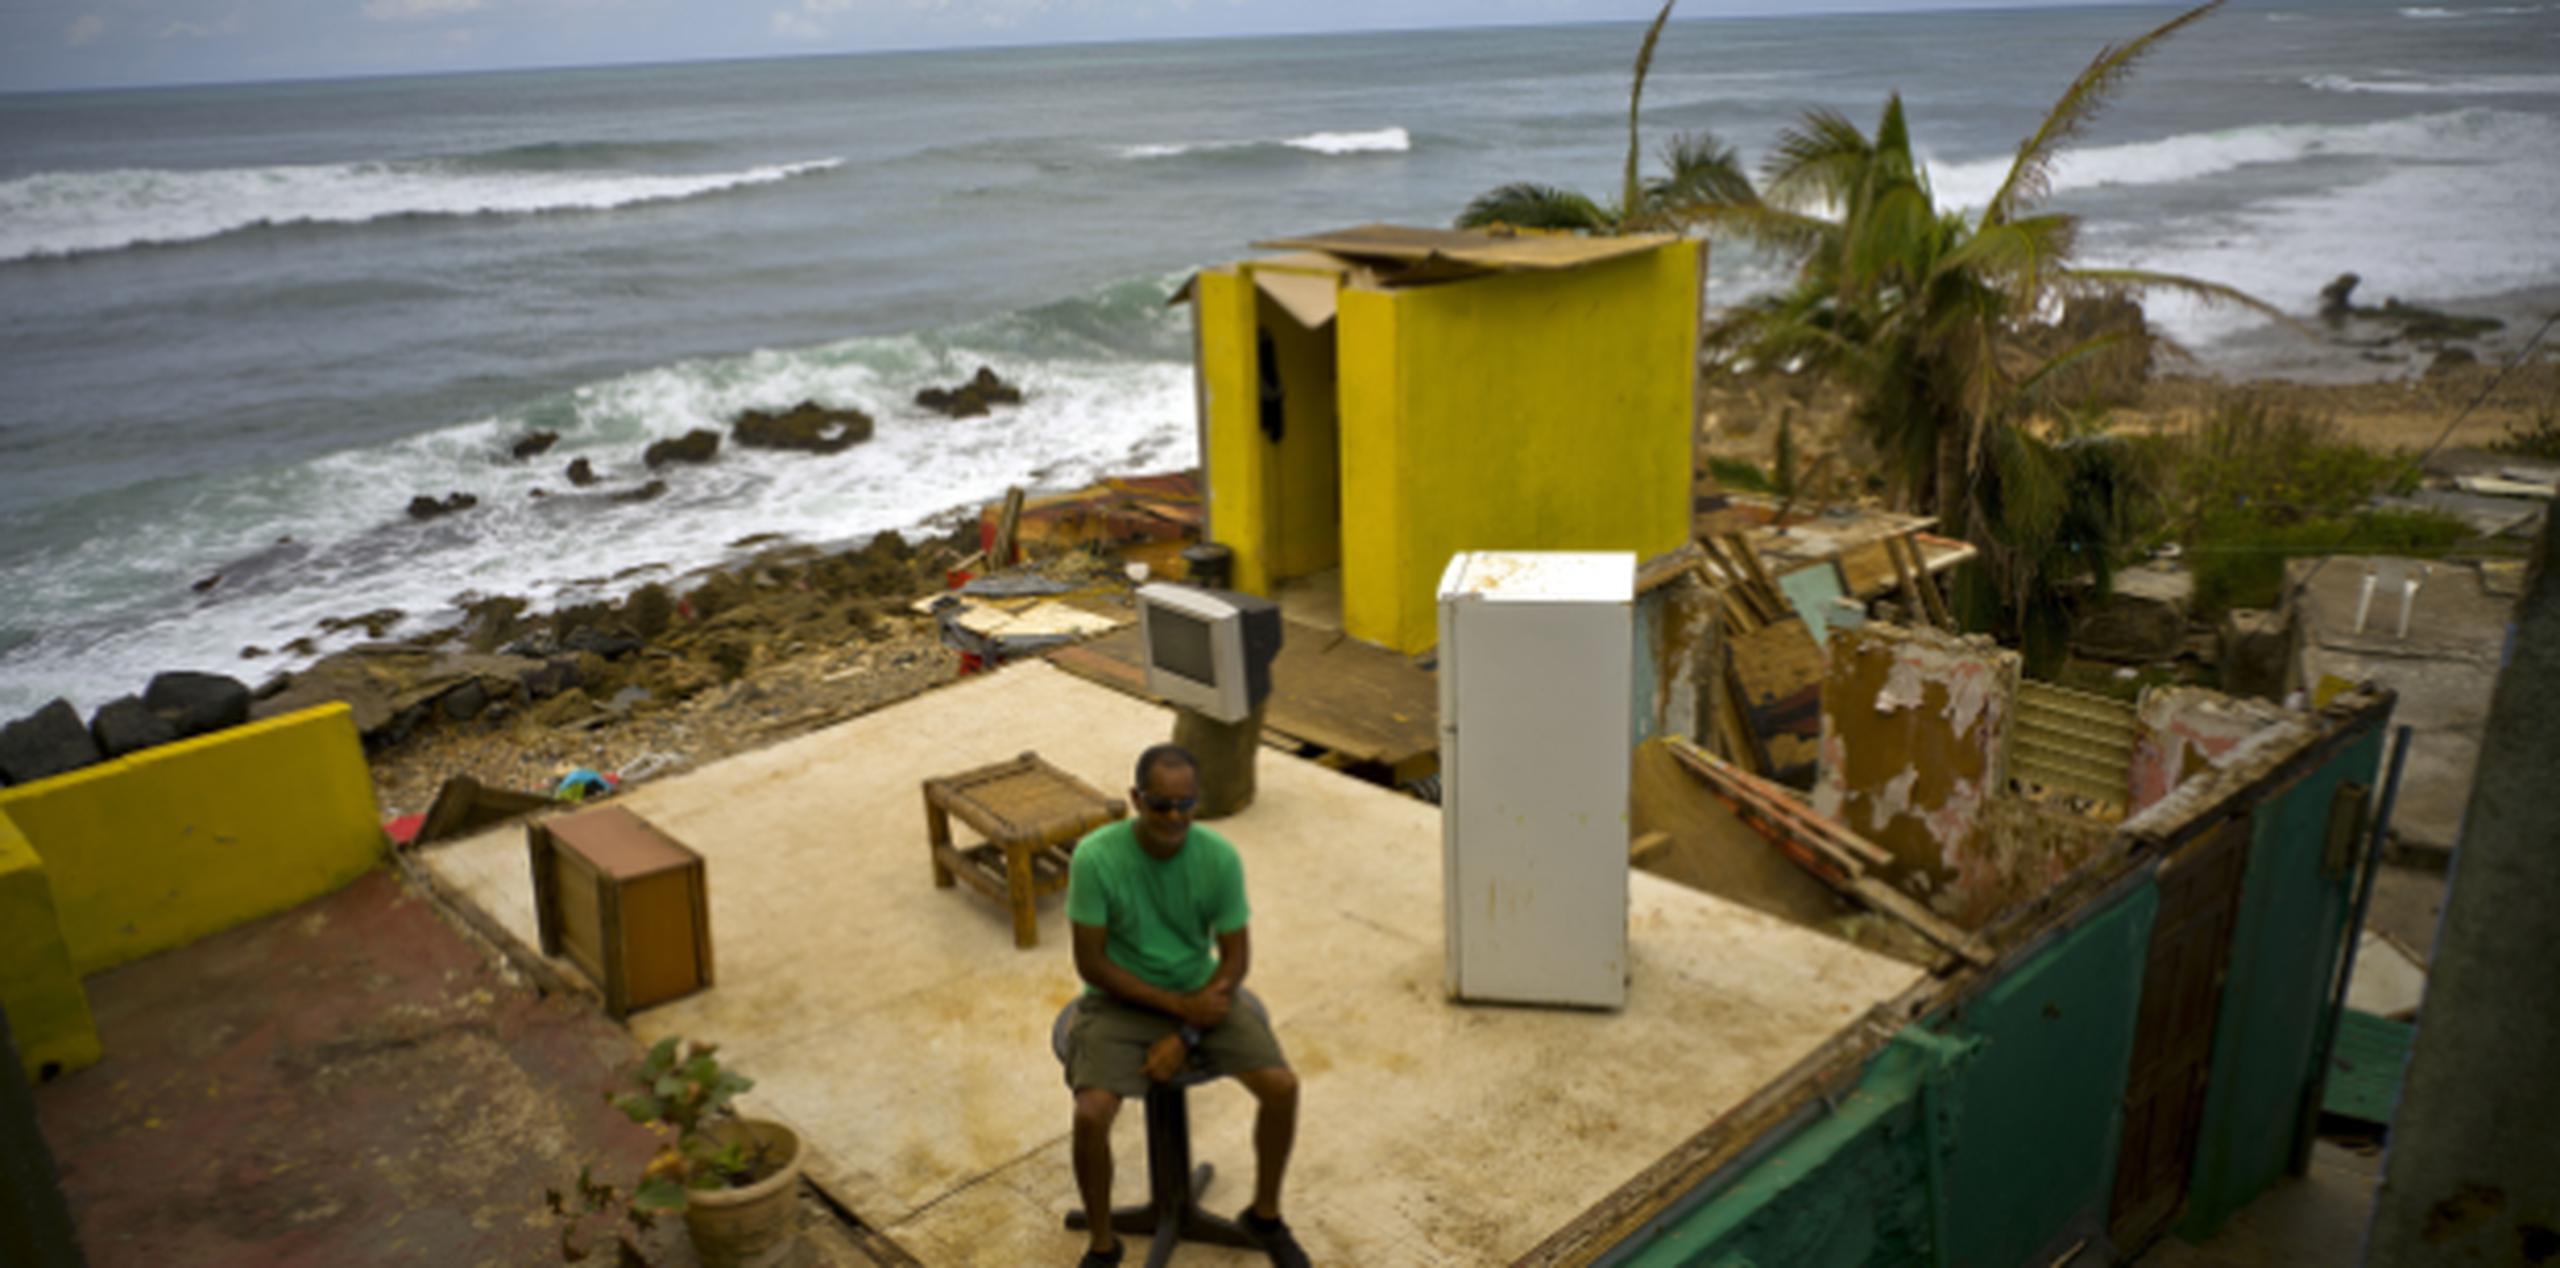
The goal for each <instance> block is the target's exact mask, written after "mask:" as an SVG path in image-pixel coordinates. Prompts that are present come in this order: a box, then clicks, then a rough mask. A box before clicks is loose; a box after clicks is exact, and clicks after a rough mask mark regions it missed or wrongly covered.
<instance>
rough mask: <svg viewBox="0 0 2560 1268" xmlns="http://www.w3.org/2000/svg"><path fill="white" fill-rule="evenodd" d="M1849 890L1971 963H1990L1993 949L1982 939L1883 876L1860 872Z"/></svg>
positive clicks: (1869, 904)
mask: <svg viewBox="0 0 2560 1268" xmlns="http://www.w3.org/2000/svg"><path fill="white" fill-rule="evenodd" d="M1849 892H1850V893H1852V894H1854V895H1856V896H1857V898H1858V900H1859V901H1861V902H1864V903H1865V904H1866V905H1868V906H1869V907H1873V908H1875V909H1876V910H1877V911H1880V912H1883V913H1884V914H1886V915H1888V916H1891V917H1893V918H1894V919H1896V920H1899V921H1901V922H1902V923H1904V924H1906V925H1909V926H1910V927H1911V931H1912V932H1913V933H1916V934H1919V935H1920V936H1921V937H1923V938H1927V939H1928V940H1929V941H1930V943H1931V944H1933V945H1935V946H1936V947H1938V948H1939V949H1940V950H1944V951H1952V952H1954V953H1956V954H1957V955H1960V956H1962V957H1964V959H1965V961H1966V962H1967V963H1969V964H1975V965H1984V964H1989V963H1991V949H1990V948H1989V947H1986V946H1984V945H1982V940H1981V939H1979V938H1976V937H1974V936H1973V935H1972V934H1969V933H1966V932H1965V931H1964V930H1962V929H1959V928H1957V927H1956V926H1955V925H1953V924H1951V923H1949V922H1948V921H1947V920H1946V919H1945V918H1943V917H1941V916H1939V915H1938V914H1937V913H1936V912H1933V911H1931V910H1929V909H1928V908H1926V907H1923V906H1921V905H1920V903H1919V902H1918V900H1916V899H1914V898H1912V897H1911V896H1910V895H1908V894H1905V893H1903V892H1902V891H1901V890H1898V889H1895V888H1894V887H1893V886H1891V885H1889V884H1887V883H1885V881H1884V879H1883V878H1882V877H1876V876H1861V877H1859V878H1858V879H1856V880H1855V881H1852V882H1850V884H1849Z"/></svg>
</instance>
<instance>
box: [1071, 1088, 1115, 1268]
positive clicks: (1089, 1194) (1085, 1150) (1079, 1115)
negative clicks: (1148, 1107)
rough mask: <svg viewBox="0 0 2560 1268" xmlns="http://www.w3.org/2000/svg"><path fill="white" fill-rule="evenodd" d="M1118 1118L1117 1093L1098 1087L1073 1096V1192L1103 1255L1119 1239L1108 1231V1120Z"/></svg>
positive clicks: (1109, 1129) (1109, 1128)
mask: <svg viewBox="0 0 2560 1268" xmlns="http://www.w3.org/2000/svg"><path fill="white" fill-rule="evenodd" d="M1119 1115H1120V1096H1119V1094H1118V1093H1116V1092H1112V1091H1109V1090H1107V1089H1104V1088H1098V1087H1089V1088H1085V1089H1083V1090H1082V1091H1079V1092H1077V1093H1076V1133H1075V1159H1076V1192H1077V1193H1078V1194H1079V1195H1081V1196H1082V1197H1083V1198H1084V1218H1085V1229H1086V1233H1087V1235H1088V1236H1089V1237H1091V1238H1092V1243H1091V1244H1092V1246H1093V1249H1094V1250H1096V1251H1099V1252H1101V1253H1103V1254H1106V1255H1107V1254H1110V1253H1111V1248H1112V1247H1113V1246H1115V1245H1117V1244H1119V1240H1120V1237H1119V1234H1117V1233H1114V1232H1112V1231H1111V1120H1113V1119H1114V1118H1117V1117H1119Z"/></svg>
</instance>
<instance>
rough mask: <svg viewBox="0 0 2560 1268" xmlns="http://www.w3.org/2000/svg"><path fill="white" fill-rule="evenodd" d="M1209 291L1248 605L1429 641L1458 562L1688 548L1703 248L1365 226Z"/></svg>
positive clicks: (1208, 341)
mask: <svg viewBox="0 0 2560 1268" xmlns="http://www.w3.org/2000/svg"><path fill="white" fill-rule="evenodd" d="M1257 245H1258V246H1261V247H1264V248H1268V249H1274V250H1282V251H1286V252H1288V253H1287V254H1283V255H1278V256H1272V257H1266V258H1261V259H1253V260H1244V261H1239V262H1237V263H1234V264H1230V265H1226V266H1223V267H1219V268H1213V269H1208V270H1205V271H1203V272H1202V273H1201V274H1200V276H1199V277H1197V278H1195V279H1194V280H1193V284H1192V286H1191V287H1190V288H1189V291H1188V293H1189V295H1190V298H1191V301H1192V303H1193V305H1194V317H1195V319H1196V321H1197V329H1198V334H1199V350H1198V358H1199V363H1198V364H1199V380H1200V420H1201V438H1200V439H1201V445H1200V449H1201V457H1202V466H1203V467H1204V476H1205V480H1204V482H1205V483H1206V485H1207V488H1208V499H1209V505H1208V522H1209V527H1208V534H1209V537H1210V538H1211V539H1212V540H1214V541H1217V542H1219V543H1221V544H1223V545H1225V546H1227V547H1228V548H1229V549H1230V550H1232V551H1233V552H1234V555H1235V585H1236V587H1237V588H1238V589H1241V590H1247V591H1251V592H1253V593H1256V594H1264V595H1279V596H1281V597H1283V598H1286V599H1296V600H1302V601H1303V602H1305V603H1306V604H1308V605H1309V606H1312V607H1314V608H1316V609H1318V610H1331V609H1332V607H1333V605H1335V604H1337V603H1338V605H1339V609H1338V610H1339V612H1340V618H1341V624H1342V628H1343V630H1344V631H1345V632H1347V633H1349V634H1350V635H1352V636H1353V637H1355V638H1360V639H1365V640H1367V641H1369V642H1372V643H1377V644H1380V645H1382V646H1385V647H1388V648H1392V649H1394V650H1396V651H1399V652H1415V651H1420V650H1422V649H1423V648H1426V647H1429V646H1430V645H1431V644H1432V643H1433V641H1434V640H1435V638H1436V637H1437V634H1436V623H1437V615H1436V612H1435V609H1434V604H1435V602H1436V589H1437V587H1438V584H1439V580H1440V574H1441V571H1442V570H1443V569H1444V568H1445V567H1446V566H1447V565H1448V562H1449V557H1450V556H1451V555H1453V554H1455V553H1457V552H1459V551H1464V550H1631V551H1634V552H1636V554H1637V555H1638V556H1639V557H1650V556H1653V555H1656V554H1659V553H1661V552H1663V551H1666V550H1671V549H1673V548H1675V547H1677V546H1679V545H1680V544H1681V543H1682V542H1683V541H1685V540H1687V538H1688V530H1689V496H1690V493H1689V478H1690V423H1691V419H1692V417H1693V416H1694V411H1695V406H1694V395H1693V392H1694V386H1695V373H1696V356H1697V346H1698V301H1699V297H1700V290H1699V268H1700V265H1701V257H1700V252H1699V248H1698V245H1697V244H1696V243H1694V242H1690V241H1687V240H1684V239H1680V238H1675V237H1669V236H1664V235H1636V236H1629V237H1622V238H1579V237H1568V236H1561V235H1545V234H1536V235H1532V234H1520V235H1517V236H1502V235H1496V234H1492V233H1484V232H1466V231H1455V230H1436V229H1408V228H1398V227H1394V226H1387V225H1370V226H1364V227H1361V228H1355V229H1346V230H1341V231H1338V232H1333V233H1325V234H1318V235H1314V236H1311V237H1305V238H1291V239H1284V240H1280V241H1275V242H1265V243H1259V244H1257Z"/></svg>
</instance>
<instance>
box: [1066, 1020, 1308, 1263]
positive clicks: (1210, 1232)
mask: <svg viewBox="0 0 2560 1268" xmlns="http://www.w3.org/2000/svg"><path fill="white" fill-rule="evenodd" d="M1083 1006H1084V999H1083V997H1081V996H1079V997H1077V998H1076V999H1073V1000H1070V1001H1068V1003H1067V1006H1066V1007H1065V1008H1062V1009H1059V1010H1058V1020H1056V1021H1055V1022H1052V1023H1050V1026H1049V1050H1050V1051H1052V1052H1055V1053H1056V1054H1058V1065H1059V1066H1060V1068H1064V1067H1065V1066H1066V1064H1067V1028H1068V1027H1069V1026H1072V1025H1073V1024H1075V1019H1076V1010H1077V1009H1079V1008H1082V1007H1083ZM1235 1006H1236V1007H1238V1008H1250V1009H1252V1010H1253V1011H1254V1014H1255V1015H1256V1016H1259V1017H1261V1018H1263V1019H1264V1020H1265V1021H1268V1020H1270V1017H1271V1014H1270V1013H1268V1012H1265V1011H1263V1007H1262V1001H1261V1000H1259V999H1256V998H1254V995H1253V992H1251V991H1248V990H1244V989H1242V988H1238V989H1237V991H1236V1002H1235ZM1199 1062H1200V1054H1199V1053H1198V1052H1197V1051H1194V1052H1193V1053H1192V1054H1191V1060H1190V1062H1188V1063H1187V1064H1185V1065H1184V1066H1183V1068H1182V1069H1181V1070H1180V1071H1179V1072H1177V1073H1176V1074H1175V1075H1174V1076H1173V1077H1172V1078H1170V1079H1166V1080H1164V1081H1163V1082H1161V1083H1154V1084H1150V1085H1148V1087H1147V1201H1146V1203H1145V1204H1144V1205H1142V1206H1124V1207H1119V1208H1117V1209H1115V1210H1113V1211H1112V1212H1111V1228H1112V1230H1113V1231H1114V1232H1118V1233H1123V1234H1127V1235H1131V1236H1137V1237H1152V1238H1153V1240H1152V1241H1151V1242H1150V1243H1149V1244H1148V1246H1147V1260H1146V1268H1164V1265H1165V1264H1166V1262H1167V1261H1169V1260H1171V1259H1172V1258H1173V1247H1174V1244H1175V1243H1176V1242H1205V1243H1207V1244H1209V1245H1212V1246H1234V1247H1238V1248H1240V1249H1244V1250H1256V1249H1259V1248H1260V1247H1261V1245H1262V1243H1260V1242H1257V1241H1255V1240H1254V1239H1253V1235H1252V1234H1251V1233H1248V1232H1246V1231H1244V1229H1243V1227H1242V1226H1240V1225H1238V1224H1237V1223H1236V1222H1235V1221H1234V1220H1230V1219H1225V1218H1222V1217H1220V1216H1216V1215H1211V1214H1209V1213H1208V1212H1207V1211H1204V1210H1201V1209H1200V1194H1201V1193H1202V1192H1203V1191H1205V1190H1207V1189H1208V1187H1209V1181H1210V1179H1211V1178H1212V1177H1214V1176H1215V1175H1216V1174H1217V1168H1215V1167H1212V1166H1210V1165H1209V1164H1208V1163H1205V1162H1204V1163H1201V1164H1200V1165H1199V1166H1198V1167H1196V1168H1195V1167H1193V1166H1192V1165H1191V1106H1190V1103H1189V1102H1188V1101H1187V1100H1185V1099H1184V1091H1185V1089H1187V1088H1189V1087H1191V1086H1192V1085H1193V1084H1195V1083H1206V1082H1208V1081H1210V1080H1211V1079H1214V1078H1216V1077H1218V1076H1216V1075H1213V1074H1211V1073H1209V1072H1208V1071H1207V1070H1204V1069H1201V1068H1200V1064H1199ZM1067 1227H1068V1228H1070V1229H1074V1230H1076V1231H1078V1232H1082V1231H1084V1229H1085V1227H1086V1220H1085V1213H1084V1212H1083V1211H1082V1210H1074V1211H1069V1212H1067Z"/></svg>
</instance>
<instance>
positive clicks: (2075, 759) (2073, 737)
mask: <svg viewBox="0 0 2560 1268" xmlns="http://www.w3.org/2000/svg"><path fill="white" fill-rule="evenodd" d="M2136 730H2137V727H2136V725H2135V721H2134V712H2133V706H2132V705H2129V704H2126V703H2124V702H2123V701H2120V700H2110V699H2107V698H2106V697H2104V696H2094V695H2090V694H2089V693H2087V692H2082V691H2072V690H2070V689H2068V688H2065V687H2057V686H2054V685H2053V684H2051V683H2044V682H2026V683H2022V684H2020V685H2019V689H2018V725H2017V729H2016V730H2014V731H2012V732H2011V733H2010V738H2009V778H2010V779H2011V780H2013V781H2016V782H2018V783H2021V784H2030V785H2039V786H2042V787H2044V788H2048V789H2052V790H2054V791H2058V792H2067V793H2072V794H2075V795H2078V796H2082V797H2086V798H2089V799H2090V800H2092V801H2098V802H2104V803H2106V804H2107V805H2110V806H2115V807H2119V808H2121V807H2123V806H2124V804H2125V801H2126V798H2127V797H2128V796H2129V794H2130V792H2131V789H2132V781H2133V774H2132V771H2133V741H2134V735H2135V732H2136Z"/></svg>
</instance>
